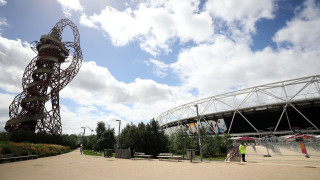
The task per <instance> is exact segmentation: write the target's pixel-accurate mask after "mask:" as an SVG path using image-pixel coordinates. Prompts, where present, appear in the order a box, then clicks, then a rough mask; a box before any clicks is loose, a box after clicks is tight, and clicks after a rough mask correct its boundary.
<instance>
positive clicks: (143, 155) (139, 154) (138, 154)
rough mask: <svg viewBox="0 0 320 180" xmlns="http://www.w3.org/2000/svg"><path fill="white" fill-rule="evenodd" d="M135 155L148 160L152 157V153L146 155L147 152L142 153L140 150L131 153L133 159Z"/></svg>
mask: <svg viewBox="0 0 320 180" xmlns="http://www.w3.org/2000/svg"><path fill="white" fill-rule="evenodd" d="M136 157H141V158H148V160H149V159H150V158H151V157H152V155H147V154H145V153H142V152H135V153H134V154H133V160H135V158H136Z"/></svg>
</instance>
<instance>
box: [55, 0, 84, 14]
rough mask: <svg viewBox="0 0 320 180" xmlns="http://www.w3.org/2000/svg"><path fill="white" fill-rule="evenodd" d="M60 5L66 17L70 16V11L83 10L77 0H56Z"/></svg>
mask: <svg viewBox="0 0 320 180" xmlns="http://www.w3.org/2000/svg"><path fill="white" fill-rule="evenodd" d="M57 1H58V2H59V3H60V4H61V6H62V11H63V14H64V15H65V16H66V17H70V16H71V12H72V11H80V12H81V11H83V7H82V5H81V4H80V2H79V0H57Z"/></svg>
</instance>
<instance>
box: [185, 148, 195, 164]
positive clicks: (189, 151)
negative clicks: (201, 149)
mask: <svg viewBox="0 0 320 180" xmlns="http://www.w3.org/2000/svg"><path fill="white" fill-rule="evenodd" d="M194 157H195V151H194V149H187V159H190V162H192V159H193V158H194Z"/></svg>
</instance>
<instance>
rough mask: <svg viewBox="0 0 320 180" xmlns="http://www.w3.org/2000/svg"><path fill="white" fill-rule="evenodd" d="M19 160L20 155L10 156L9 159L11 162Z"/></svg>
mask: <svg viewBox="0 0 320 180" xmlns="http://www.w3.org/2000/svg"><path fill="white" fill-rule="evenodd" d="M19 160H20V157H10V161H11V162H16V161H19Z"/></svg>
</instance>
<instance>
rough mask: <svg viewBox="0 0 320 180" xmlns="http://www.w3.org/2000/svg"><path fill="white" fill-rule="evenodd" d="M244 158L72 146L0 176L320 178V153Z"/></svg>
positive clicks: (1, 170) (6, 166)
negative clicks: (123, 154) (95, 151)
mask: <svg viewBox="0 0 320 180" xmlns="http://www.w3.org/2000/svg"><path fill="white" fill-rule="evenodd" d="M262 153H264V152H262ZM246 160H247V162H246V163H242V162H222V161H203V162H200V161H199V160H197V161H196V162H193V163H191V162H190V160H182V161H180V162H178V161H177V160H162V161H159V160H158V159H152V160H147V159H137V160H130V159H116V158H104V157H97V156H86V155H80V151H79V150H75V151H73V152H70V153H67V154H62V155H58V156H52V157H46V158H39V159H35V160H27V161H19V162H13V163H3V164H0V179H1V180H7V179H8V180H16V179H23V180H25V179H33V180H34V179H41V180H43V179H48V180H50V179H55V180H57V179H175V180H178V179H239V178H240V179H259V180H263V179H268V180H270V179H308V180H311V179H320V155H311V156H310V158H306V157H304V156H303V155H302V154H301V153H293V154H289V155H282V156H279V155H272V157H263V155H261V154H258V153H253V152H252V151H250V150H248V156H247V157H246Z"/></svg>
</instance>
